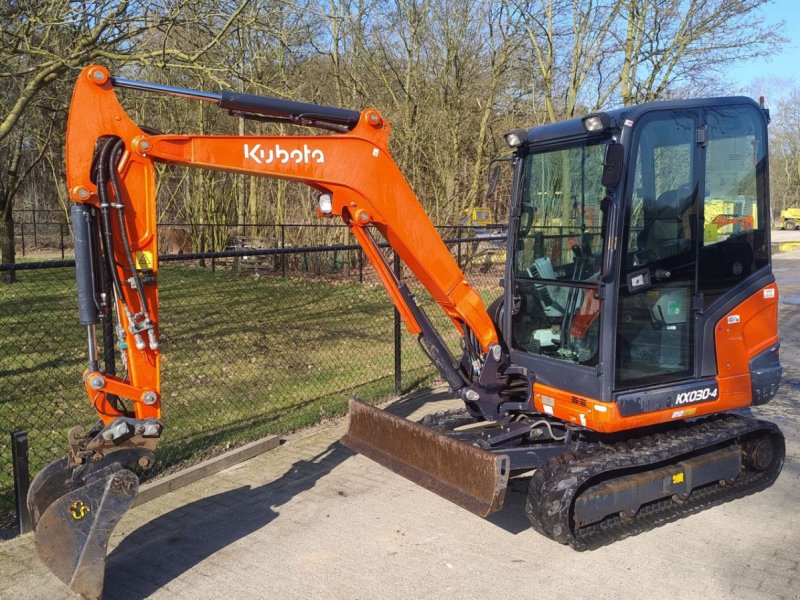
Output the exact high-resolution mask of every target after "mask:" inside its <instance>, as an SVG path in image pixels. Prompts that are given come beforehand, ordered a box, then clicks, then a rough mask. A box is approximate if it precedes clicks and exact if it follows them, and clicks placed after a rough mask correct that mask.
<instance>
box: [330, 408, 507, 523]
mask: <svg viewBox="0 0 800 600" xmlns="http://www.w3.org/2000/svg"><path fill="white" fill-rule="evenodd" d="M342 443H343V444H344V445H345V446H347V447H348V448H350V449H351V450H355V451H356V452H358V453H360V454H363V455H364V456H366V457H368V458H371V459H372V460H374V461H375V462H377V463H380V464H381V465H383V466H384V467H386V468H388V469H390V470H392V471H394V472H395V473H397V474H399V475H402V476H403V477H405V478H406V479H410V480H411V481H413V482H414V483H417V484H419V485H421V486H422V487H424V488H427V489H429V490H431V491H432V492H435V493H437V494H439V495H440V496H442V497H443V498H446V499H447V500H450V501H451V502H454V503H455V504H458V505H459V506H461V507H463V508H466V509H467V510H469V511H471V512H473V513H475V514H477V515H480V516H482V517H486V516H489V515H490V514H492V513H494V512H497V511H498V510H500V509H501V508H502V506H503V501H504V499H505V495H506V487H507V486H508V477H509V459H508V457H507V456H506V455H504V454H494V453H492V452H489V451H488V450H483V449H481V448H478V447H476V446H471V445H469V444H465V443H464V442H459V441H456V440H454V439H451V438H449V437H447V436H444V435H442V434H440V433H436V432H435V431H433V430H431V429H429V428H427V427H424V426H422V425H419V424H417V423H414V422H412V421H408V420H406V419H403V418H401V417H398V416H397V415H393V414H392V413H390V412H387V411H385V410H380V409H378V408H375V407H372V406H369V405H368V404H364V403H363V402H359V401H358V400H355V399H352V398H351V399H350V424H349V427H348V430H347V434H346V435H345V436H344V437H343V438H342Z"/></svg>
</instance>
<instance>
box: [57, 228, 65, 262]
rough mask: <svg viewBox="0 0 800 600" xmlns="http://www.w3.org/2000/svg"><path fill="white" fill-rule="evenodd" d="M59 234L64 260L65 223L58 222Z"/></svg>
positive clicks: (62, 258)
mask: <svg viewBox="0 0 800 600" xmlns="http://www.w3.org/2000/svg"><path fill="white" fill-rule="evenodd" d="M58 234H59V235H60V236H61V260H64V224H63V223H59V224H58Z"/></svg>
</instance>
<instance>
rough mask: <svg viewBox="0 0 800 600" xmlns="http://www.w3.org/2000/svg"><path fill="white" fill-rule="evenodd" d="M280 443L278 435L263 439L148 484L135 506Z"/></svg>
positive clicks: (143, 487)
mask: <svg viewBox="0 0 800 600" xmlns="http://www.w3.org/2000/svg"><path fill="white" fill-rule="evenodd" d="M280 443H281V441H280V437H278V436H276V435H274V436H270V437H266V438H262V439H260V440H256V441H255V442H251V443H249V444H246V445H244V446H241V447H240V448H234V449H233V450H230V451H228V452H225V453H224V454H220V455H219V456H215V457H214V458H210V459H209V460H206V461H203V462H201V463H200V464H198V465H194V466H193V467H188V468H186V469H183V470H181V471H178V472H177V473H173V474H172V475H167V476H166V477H162V478H161V479H156V480H155V481H152V482H150V483H146V484H144V485H143V486H142V487H141V488H139V494H138V495H137V496H136V500H134V503H133V506H140V505H142V504H144V503H145V502H150V500H155V499H156V498H159V497H161V496H163V495H164V494H168V493H169V492H174V491H175V490H178V489H180V488H182V487H185V486H187V485H189V484H191V483H195V482H196V481H199V480H201V479H203V478H204V477H208V476H209V475H213V474H214V473H219V472H220V471H222V470H224V469H227V468H228V467H232V466H234V465H237V464H239V463H242V462H244V461H246V460H250V459H251V458H254V457H256V456H258V455H259V454H263V453H264V452H267V451H269V450H273V449H275V448H277V447H278V446H280Z"/></svg>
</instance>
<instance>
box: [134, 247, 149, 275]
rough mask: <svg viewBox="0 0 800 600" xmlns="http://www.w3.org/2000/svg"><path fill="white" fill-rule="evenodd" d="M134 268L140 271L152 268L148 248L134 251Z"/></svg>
mask: <svg viewBox="0 0 800 600" xmlns="http://www.w3.org/2000/svg"><path fill="white" fill-rule="evenodd" d="M136 268H137V269H139V270H140V271H144V270H146V269H152V268H153V253H152V252H150V251H149V250H137V251H136Z"/></svg>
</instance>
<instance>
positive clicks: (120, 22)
mask: <svg viewBox="0 0 800 600" xmlns="http://www.w3.org/2000/svg"><path fill="white" fill-rule="evenodd" d="M765 4H767V0H530V1H524V0H501V1H481V0H328V1H323V0H214V1H213V2H212V1H210V0H100V1H89V2H73V1H67V0H6V1H5V2H4V3H3V6H2V7H1V8H0V214H1V215H2V222H1V223H0V251H2V256H0V262H3V263H8V262H14V260H15V247H14V235H13V231H14V218H15V214H18V213H19V211H20V210H31V209H35V210H42V209H56V210H60V211H63V212H66V210H67V208H68V200H67V197H66V189H65V186H64V155H63V145H64V143H63V142H64V130H65V122H66V116H67V109H68V103H69V98H70V94H71V89H72V86H73V84H74V79H75V77H76V75H77V73H78V72H79V70H80V69H81V68H82V67H83V66H85V65H87V64H90V63H101V64H104V65H106V66H108V67H109V68H110V70H111V71H112V73H114V74H116V75H119V76H125V77H128V78H134V79H143V80H147V81H154V82H159V83H164V84H170V85H175V86H182V87H188V88H195V89H201V90H210V91H216V90H220V89H232V90H237V91H243V92H249V93H255V94H263V95H271V96H279V97H284V98H290V99H294V100H300V101H305V102H317V103H323V104H333V105H338V106H343V107H347V108H356V109H361V108H365V107H367V106H374V107H376V108H378V109H379V110H380V111H381V113H382V114H383V115H384V116H385V117H386V118H387V119H388V120H389V121H390V122H391V123H392V125H393V135H392V139H391V148H392V152H393V154H394V156H395V158H396V160H397V162H398V163H399V165H400V168H401V170H402V171H403V173H404V174H405V175H406V177H407V178H408V179H409V181H410V183H411V185H412V186H413V188H414V190H415V191H416V193H417V195H418V196H419V197H420V199H421V201H422V202H423V204H424V205H425V207H426V209H427V210H428V211H429V213H430V215H431V218H432V220H433V221H434V222H435V223H440V224H446V223H457V222H458V221H459V219H460V218H461V216H462V215H463V214H464V211H465V210H466V209H469V208H470V207H474V206H480V205H482V204H483V203H484V199H483V192H484V188H485V175H484V172H485V169H486V165H487V162H488V160H489V159H490V158H491V157H492V156H494V155H497V154H502V153H505V152H506V149H505V147H504V144H503V141H502V134H503V133H504V132H507V131H509V130H511V129H514V128H517V127H530V126H533V125H536V124H541V123H547V122H551V121H554V120H559V119H564V118H570V117H573V116H580V115H582V114H585V113H586V112H589V111H593V110H597V109H601V108H611V107H615V106H620V105H623V104H632V103H637V102H642V101H647V100H654V99H660V98H676V97H690V96H708V95H715V94H735V93H744V94H746V95H753V96H758V95H762V94H763V95H766V96H767V98H768V99H769V98H770V97H778V98H780V100H779V101H778V102H777V103H773V104H771V105H770V108H771V109H772V117H773V123H772V126H771V132H770V135H771V148H770V150H771V160H772V163H771V176H772V198H773V209H774V212H775V214H776V215H777V213H778V212H779V211H780V210H782V209H783V208H784V207H788V206H796V205H798V203H800V88H798V87H796V82H794V83H793V82H789V83H786V82H760V83H758V84H756V85H755V87H756V88H757V89H740V88H738V87H737V86H736V85H735V84H734V83H733V82H731V81H730V80H729V79H728V78H727V77H726V71H727V69H728V67H730V66H731V65H734V64H737V63H740V62H742V61H747V60H749V59H752V58H753V57H755V56H762V55H769V54H770V53H772V52H775V51H776V50H778V49H780V48H781V47H782V45H783V44H785V43H786V40H784V38H783V37H782V35H781V31H780V29H778V30H776V29H775V28H774V27H767V25H765V23H764V21H763V19H762V16H761V9H762V8H763V6H764V5H765ZM787 76H788V74H787ZM793 86H794V87H793ZM120 96H121V98H122V101H123V103H124V104H125V106H126V108H127V109H128V110H129V112H130V113H131V114H132V116H133V117H134V119H135V120H136V121H137V122H138V123H139V124H141V125H146V126H148V127H151V128H154V129H156V130H159V131H161V132H164V133H198V134H201V133H240V134H241V133H254V134H255V133H265V134H266V133H276V132H280V131H286V129H285V126H280V125H275V124H263V123H255V122H252V121H242V120H240V119H238V118H235V117H232V116H230V115H228V114H227V113H226V112H225V111H222V110H219V109H217V108H216V107H215V106H213V105H209V104H207V103H203V102H191V101H187V100H179V99H171V98H165V97H158V96H152V95H148V94H141V93H135V92H123V91H120ZM494 202H495V203H496V204H495V205H494V206H492V208H493V209H494V212H495V215H496V216H497V217H498V218H499V219H502V218H503V217H504V213H505V207H504V205H503V204H504V202H505V198H504V196H502V195H499V196H498V197H497V198H496V199H495V200H494ZM312 206H313V196H312V194H311V191H310V190H308V189H307V188H305V187H304V186H301V185H297V184H287V183H285V182H277V181H271V180H266V179H257V178H247V177H241V176H235V175H230V174H223V173H211V172H204V171H199V170H189V169H180V168H170V169H169V170H168V171H165V172H164V173H162V176H161V177H160V178H159V215H160V217H159V218H160V220H161V221H162V222H180V223H187V224H189V225H200V226H202V225H208V224H225V223H278V224H279V223H304V222H310V221H311V220H312V219H313V218H314V217H313V211H312V210H311V208H312ZM203 231H208V232H210V233H209V234H208V235H209V236H210V237H209V239H208V240H207V245H206V247H207V249H218V248H219V247H220V246H222V245H224V244H225V240H224V239H221V238H220V239H213V238H214V235H215V234H214V233H213V232H215V231H224V230H223V229H215V228H208V227H206V228H204V229H203ZM332 231H333V230H332ZM330 235H338V236H344V235H346V232H341V231H338V230H336V231H333V232H332V233H331V234H330ZM325 241H326V242H328V243H331V242H336V241H345V240H344V239H343V240H338V239H329V240H325Z"/></svg>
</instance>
